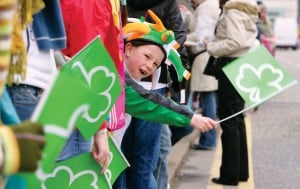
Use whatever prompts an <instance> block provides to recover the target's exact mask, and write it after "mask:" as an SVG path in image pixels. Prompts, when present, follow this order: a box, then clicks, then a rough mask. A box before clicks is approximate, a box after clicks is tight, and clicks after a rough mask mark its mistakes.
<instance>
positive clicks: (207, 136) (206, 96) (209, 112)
mask: <svg viewBox="0 0 300 189" xmlns="http://www.w3.org/2000/svg"><path fill="white" fill-rule="evenodd" d="M216 98H217V97H216V92H215V91H211V92H201V93H200V105H201V108H202V114H203V116H207V117H209V118H212V119H214V120H215V119H216V118H217V102H216ZM216 137H217V132H216V129H213V130H210V131H208V132H205V133H201V134H200V138H199V143H198V145H199V147H204V148H215V147H216Z"/></svg>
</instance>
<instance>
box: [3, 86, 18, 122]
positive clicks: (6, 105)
mask: <svg viewBox="0 0 300 189" xmlns="http://www.w3.org/2000/svg"><path fill="white" fill-rule="evenodd" d="M0 118H1V121H2V122H3V124H5V125H11V124H19V123H20V122H21V120H20V119H19V116H18V114H17V112H16V109H15V107H14V105H13V103H12V101H11V99H10V97H9V95H8V92H7V90H6V88H5V89H4V91H3V94H2V96H0Z"/></svg>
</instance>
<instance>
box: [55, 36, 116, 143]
mask: <svg viewBox="0 0 300 189" xmlns="http://www.w3.org/2000/svg"><path fill="white" fill-rule="evenodd" d="M61 71H62V72H63V73H66V74H68V75H71V76H72V77H73V78H74V81H78V82H79V81H80V82H83V83H85V85H87V86H88V87H89V88H90V90H91V91H93V92H94V93H95V94H97V95H98V100H97V99H93V100H92V99H89V97H87V96H86V101H89V102H88V104H89V106H88V107H86V108H85V109H84V110H82V114H81V115H80V116H79V117H78V119H77V120H76V126H77V128H78V129H79V130H80V132H81V134H82V135H83V136H84V138H85V139H88V138H91V137H92V136H93V134H94V133H95V132H96V131H97V129H98V128H99V126H100V125H101V124H102V123H103V121H104V120H105V119H106V117H107V116H108V114H109V112H110V110H111V108H112V106H113V105H114V103H115V101H116V100H117V97H118V96H119V95H120V93H121V84H120V81H119V79H118V72H117V69H116V67H115V65H114V62H113V60H112V58H111V57H110V55H109V53H108V52H107V50H106V49H105V47H104V45H103V43H102V42H101V41H100V38H99V37H96V38H95V39H94V40H93V41H92V42H91V43H90V44H88V45H87V46H86V48H85V49H84V50H82V51H80V52H79V53H78V54H76V55H75V56H74V57H73V58H72V60H71V61H69V62H68V63H67V64H66V65H65V66H64V67H63V69H62V70H61ZM77 92H79V91H77Z"/></svg>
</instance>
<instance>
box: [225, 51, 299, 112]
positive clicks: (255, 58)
mask: <svg viewBox="0 0 300 189" xmlns="http://www.w3.org/2000/svg"><path fill="white" fill-rule="evenodd" d="M222 69H223V71H224V72H225V74H226V76H227V77H228V79H229V80H230V82H231V83H232V84H233V86H234V87H235V89H236V90H237V91H238V93H239V94H240V95H241V96H242V97H243V99H244V100H245V102H246V103H247V104H248V105H249V107H255V106H257V105H259V104H261V103H263V102H265V101H266V100H268V99H270V98H271V97H273V96H275V95H277V94H279V93H281V92H282V91H284V90H286V89H287V88H289V87H291V86H292V85H294V84H296V83H297V80H296V79H295V78H294V77H292V76H291V75H290V74H289V73H288V72H287V71H286V70H285V69H284V68H283V67H282V66H281V65H280V64H279V63H278V62H277V61H276V59H274V57H273V56H272V55H271V54H270V53H269V52H268V50H267V49H266V48H265V47H263V46H260V47H258V48H256V49H255V50H254V51H251V52H249V53H247V54H246V55H244V56H242V57H240V58H238V59H236V60H234V61H233V62H231V63H230V64H227V65H226V66H224V67H223V68H222Z"/></svg>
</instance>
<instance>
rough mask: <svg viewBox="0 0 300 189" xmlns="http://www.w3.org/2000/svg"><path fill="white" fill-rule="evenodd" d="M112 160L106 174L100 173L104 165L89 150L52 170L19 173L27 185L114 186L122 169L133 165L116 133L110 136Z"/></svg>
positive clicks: (102, 188) (76, 188)
mask: <svg viewBox="0 0 300 189" xmlns="http://www.w3.org/2000/svg"><path fill="white" fill-rule="evenodd" d="M109 149H110V162H109V166H108V168H107V170H106V172H105V174H100V170H101V167H100V165H99V164H98V163H97V162H96V161H95V160H94V159H93V158H92V155H91V154H90V153H85V154H82V155H79V156H76V157H73V158H70V159H67V160H64V161H61V162H59V163H56V164H55V165H54V166H53V171H51V172H50V173H47V174H45V173H42V172H39V171H38V172H36V174H33V173H20V174H17V175H15V176H17V177H19V178H20V179H24V180H25V182H26V184H25V187H24V189H31V188H35V189H40V188H50V189H52V188H59V189H81V188H91V189H98V188H99V189H111V188H112V185H113V183H114V182H115V181H116V179H117V178H118V176H119V175H120V173H121V172H122V171H123V170H124V169H125V168H126V167H128V166H129V164H128V162H127V161H126V159H125V158H124V156H123V154H122V153H121V152H120V150H119V149H118V147H117V146H116V144H115V142H114V141H113V139H112V137H109Z"/></svg>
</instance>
